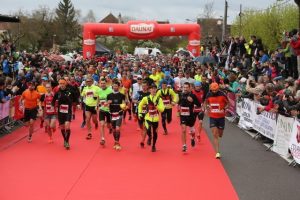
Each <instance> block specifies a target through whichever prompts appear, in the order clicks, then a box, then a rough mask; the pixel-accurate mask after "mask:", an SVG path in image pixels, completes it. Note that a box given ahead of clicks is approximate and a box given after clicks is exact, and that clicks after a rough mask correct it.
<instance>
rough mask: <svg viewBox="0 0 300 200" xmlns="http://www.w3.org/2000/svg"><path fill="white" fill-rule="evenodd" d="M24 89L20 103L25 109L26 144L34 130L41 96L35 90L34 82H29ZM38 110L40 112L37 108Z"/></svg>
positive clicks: (30, 139)
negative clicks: (27, 130) (27, 131)
mask: <svg viewBox="0 0 300 200" xmlns="http://www.w3.org/2000/svg"><path fill="white" fill-rule="evenodd" d="M27 85H28V89H26V90H25V91H24V92H23V93H22V96H21V102H22V104H23V105H24V107H25V111H24V122H25V125H26V126H28V127H29V134H28V142H31V141H32V134H33V130H34V122H35V120H36V117H37V113H38V103H39V99H40V98H41V95H40V94H39V93H38V92H37V91H36V90H35V81H32V80H31V81H29V82H28V83H27ZM39 110H42V108H41V106H39Z"/></svg>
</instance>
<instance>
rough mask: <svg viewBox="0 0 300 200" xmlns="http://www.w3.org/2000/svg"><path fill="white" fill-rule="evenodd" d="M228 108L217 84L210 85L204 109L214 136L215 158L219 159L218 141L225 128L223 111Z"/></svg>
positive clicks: (224, 96)
mask: <svg viewBox="0 0 300 200" xmlns="http://www.w3.org/2000/svg"><path fill="white" fill-rule="evenodd" d="M227 106H228V99H227V96H226V94H224V93H223V92H221V91H220V90H219V85H218V84H217V83H212V84H211V85H210V92H209V93H208V94H207V97H206V100H205V108H206V110H207V113H208V116H209V124H210V128H211V131H212V133H213V136H214V146H215V150H216V158H217V159H219V158H221V154H220V150H219V139H220V138H221V137H222V136H223V131H224V128H225V111H226V108H227Z"/></svg>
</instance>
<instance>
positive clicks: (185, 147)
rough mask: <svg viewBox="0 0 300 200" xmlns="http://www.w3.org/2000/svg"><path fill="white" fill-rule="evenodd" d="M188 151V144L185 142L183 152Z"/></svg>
mask: <svg viewBox="0 0 300 200" xmlns="http://www.w3.org/2000/svg"><path fill="white" fill-rule="evenodd" d="M186 151H187V146H186V144H184V145H183V146H182V152H186Z"/></svg>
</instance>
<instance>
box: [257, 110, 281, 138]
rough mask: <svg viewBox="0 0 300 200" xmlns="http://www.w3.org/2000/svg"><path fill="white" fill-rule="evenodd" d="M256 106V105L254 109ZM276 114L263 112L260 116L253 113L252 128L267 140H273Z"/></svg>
mask: <svg viewBox="0 0 300 200" xmlns="http://www.w3.org/2000/svg"><path fill="white" fill-rule="evenodd" d="M257 106H258V104H256V107H257ZM276 118H277V114H276V113H271V112H266V111H263V112H262V113H261V114H259V115H257V114H256V109H255V112H254V121H253V128H254V130H256V131H258V132H259V133H260V134H262V135H264V136H265V137H267V138H270V139H272V140H274V138H275V132H276Z"/></svg>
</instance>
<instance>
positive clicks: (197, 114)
mask: <svg viewBox="0 0 300 200" xmlns="http://www.w3.org/2000/svg"><path fill="white" fill-rule="evenodd" d="M194 86H195V88H194V90H193V91H192V93H193V94H194V95H195V96H196V97H197V100H198V102H199V104H200V106H196V105H195V107H194V118H195V120H197V118H198V120H199V127H198V133H197V139H198V141H200V135H201V131H202V123H203V118H204V112H203V109H202V107H201V105H202V103H203V102H204V99H205V96H204V94H205V92H204V90H203V89H202V88H201V86H202V84H201V82H199V81H196V82H195V84H194ZM192 142H193V141H192ZM193 143H194V145H195V142H193ZM192 145H193V144H192Z"/></svg>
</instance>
